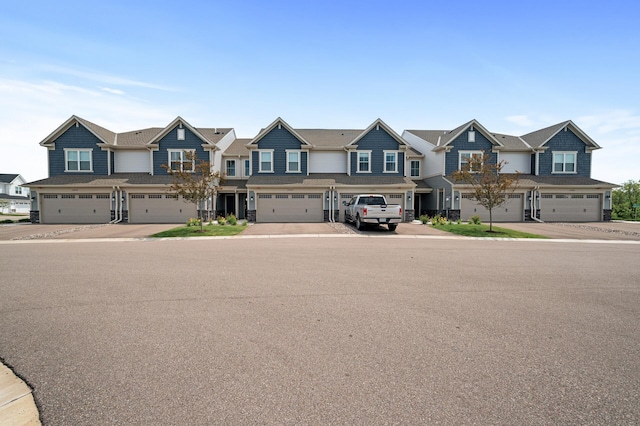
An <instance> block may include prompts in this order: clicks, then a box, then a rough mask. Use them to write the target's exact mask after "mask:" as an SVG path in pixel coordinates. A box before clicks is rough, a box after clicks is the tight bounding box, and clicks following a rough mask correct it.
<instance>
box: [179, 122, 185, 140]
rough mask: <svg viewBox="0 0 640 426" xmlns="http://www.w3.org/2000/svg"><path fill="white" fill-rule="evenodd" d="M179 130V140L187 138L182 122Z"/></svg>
mask: <svg viewBox="0 0 640 426" xmlns="http://www.w3.org/2000/svg"><path fill="white" fill-rule="evenodd" d="M177 130H178V140H179V141H183V140H185V137H186V135H185V130H184V128H183V127H182V123H180V127H179V128H178V129H177Z"/></svg>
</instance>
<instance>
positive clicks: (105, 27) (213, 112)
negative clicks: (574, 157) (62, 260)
mask: <svg viewBox="0 0 640 426" xmlns="http://www.w3.org/2000/svg"><path fill="white" fill-rule="evenodd" d="M639 17H640V4H639V3H638V2H637V1H618V0H613V1H609V2H589V1H581V2H578V1H561V2H555V1H553V2H552V1H546V0H543V1H535V2H533V1H531V2H529V1H525V2H514V1H509V2H506V1H504V2H503V1H487V2H475V1H473V2H431V1H397V2H388V1H386V2H382V1H376V0H374V1H348V0H345V1H277V0H274V1H269V2H262V1H245V2H229V1H226V2H218V1H210V2H199V1H182V2H167V1H159V0H156V1H135V0H129V1H126V2H125V1H119V0H118V1H110V2H91V1H86V0H85V1H65V0H61V1H58V2H49V1H46V2H44V1H31V2H23V1H15V0H7V1H5V2H3V3H2V5H1V6H0V172H2V173H20V174H22V175H23V176H24V177H25V178H26V179H27V180H36V179H40V178H44V177H47V162H46V158H47V154H46V149H45V148H43V147H40V146H39V145H38V143H39V142H40V141H41V140H42V139H44V138H45V137H46V136H47V135H48V134H49V133H51V132H52V131H53V130H55V129H56V128H57V127H58V126H59V125H60V124H62V123H63V122H64V121H65V120H66V119H67V118H69V117H70V116H71V115H73V114H75V115H78V116H80V117H83V118H85V119H87V120H89V121H92V122H94V123H96V124H99V125H101V126H103V127H107V128H109V129H110V130H113V131H116V132H120V131H128V130H133V129H140V128H145V127H162V126H165V125H167V124H169V122H170V121H171V120H173V119H174V118H175V117H176V116H178V115H180V116H182V117H183V118H184V119H186V120H187V121H188V122H189V123H191V124H192V125H194V126H196V127H234V128H235V129H236V134H237V135H238V136H239V137H252V136H255V134H257V133H258V131H259V130H260V128H262V127H264V126H266V125H268V124H270V123H271V122H272V121H273V120H274V119H275V118H276V117H282V118H283V119H284V120H286V121H287V122H288V123H289V124H290V125H292V126H293V127H297V128H361V129H364V128H366V127H367V126H368V125H369V124H371V123H372V122H373V121H374V120H375V119H376V118H382V119H383V120H384V121H385V122H386V123H387V124H389V125H390V126H391V127H392V128H394V129H395V130H396V131H397V132H398V133H402V131H403V130H405V129H442V130H447V129H453V128H455V127H457V126H458V125H460V124H462V123H464V122H466V121H468V120H471V119H473V118H475V119H477V120H478V121H480V123H482V124H483V125H484V126H485V127H486V128H488V129H489V130H491V131H494V132H500V133H508V134H514V135H522V134H525V133H528V132H531V131H533V130H537V129H540V128H543V127H546V126H549V125H552V124H555V123H558V122H561V121H564V120H568V119H570V120H573V121H574V122H575V123H576V124H577V125H578V126H579V127H580V128H582V129H583V130H584V131H585V132H587V134H589V135H590V136H591V137H592V138H593V139H594V140H595V141H596V142H597V143H598V144H600V145H601V146H602V147H603V149H602V150H598V151H595V153H594V161H593V164H594V165H593V170H592V177H594V178H596V179H600V180H605V181H609V182H613V183H621V182H624V181H626V180H629V179H634V180H637V179H640V167H638V166H637V162H638V161H637V158H636V157H635V155H637V153H638V151H639V150H638V147H640V108H639V106H640V103H639V101H638V99H640V84H639V80H640V78H639V77H638V76H640V30H638V22H637V21H638V18H639Z"/></svg>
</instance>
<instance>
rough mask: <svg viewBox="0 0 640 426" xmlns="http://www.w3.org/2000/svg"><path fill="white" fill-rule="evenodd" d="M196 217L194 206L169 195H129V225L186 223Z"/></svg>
mask: <svg viewBox="0 0 640 426" xmlns="http://www.w3.org/2000/svg"><path fill="white" fill-rule="evenodd" d="M193 217H197V212H196V206H195V204H193V203H185V202H184V201H183V200H182V199H176V197H175V196H174V195H171V194H131V195H130V196H129V223H186V222H187V221H188V220H189V219H191V218H193Z"/></svg>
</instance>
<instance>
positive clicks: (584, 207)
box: [540, 194, 602, 222]
mask: <svg viewBox="0 0 640 426" xmlns="http://www.w3.org/2000/svg"><path fill="white" fill-rule="evenodd" d="M540 219H542V220H544V221H545V222H599V221H601V220H602V204H601V202H600V194H542V195H540Z"/></svg>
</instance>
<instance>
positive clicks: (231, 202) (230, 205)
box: [224, 194, 236, 216]
mask: <svg viewBox="0 0 640 426" xmlns="http://www.w3.org/2000/svg"><path fill="white" fill-rule="evenodd" d="M224 214H225V216H229V215H230V214H233V215H234V216H236V196H235V194H225V196H224Z"/></svg>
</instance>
